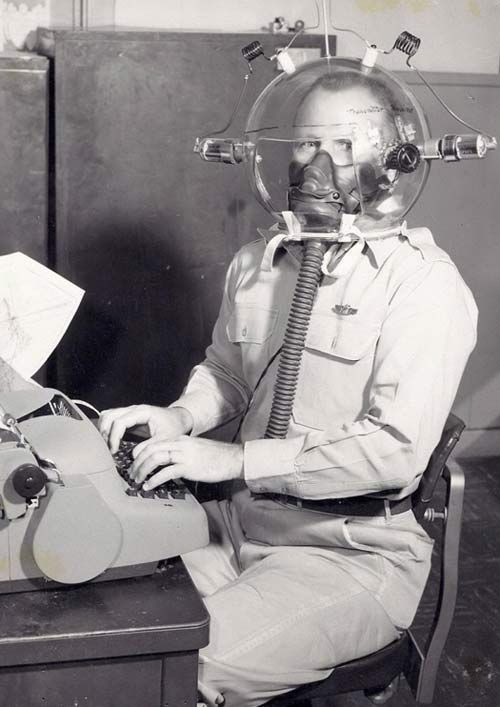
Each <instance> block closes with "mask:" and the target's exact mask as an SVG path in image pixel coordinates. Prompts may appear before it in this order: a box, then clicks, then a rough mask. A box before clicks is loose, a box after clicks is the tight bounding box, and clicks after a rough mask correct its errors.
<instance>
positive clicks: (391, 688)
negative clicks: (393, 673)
mask: <svg viewBox="0 0 500 707" xmlns="http://www.w3.org/2000/svg"><path fill="white" fill-rule="evenodd" d="M399 680H400V676H399V675H398V676H397V677H395V678H394V680H393V681H392V682H390V683H389V684H388V685H387V687H386V688H384V689H383V690H377V691H374V692H372V691H368V690H365V696H366V697H367V698H368V699H369V700H370V702H371V703H372V704H374V705H385V703H386V702H388V701H389V700H390V699H391V698H392V697H394V695H395V694H396V692H397V691H398V689H399Z"/></svg>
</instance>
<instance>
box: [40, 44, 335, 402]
mask: <svg viewBox="0 0 500 707" xmlns="http://www.w3.org/2000/svg"><path fill="white" fill-rule="evenodd" d="M259 38H260V39H261V41H262V43H263V45H264V48H265V50H266V53H268V54H272V53H273V52H274V51H275V48H276V46H282V45H283V43H284V40H283V38H280V37H278V38H276V37H273V36H271V35H266V36H261V37H259ZM252 39H254V36H253V35H247V34H244V35H234V34H217V35H216V34H199V33H167V32H147V31H144V32H143V31H140V32H139V31H128V32H127V31H123V30H122V31H109V32H104V31H92V32H69V31H55V32H51V31H40V33H39V48H40V51H43V52H44V53H46V54H47V55H49V56H51V61H52V65H53V71H54V77H55V78H54V96H53V105H52V108H51V113H52V115H53V116H54V117H55V168H56V173H55V174H56V181H55V189H56V209H55V216H56V226H55V242H56V260H55V266H56V268H57V270H58V271H59V272H60V273H61V274H62V275H64V276H65V277H68V278H69V279H70V280H72V281H73V282H75V283H76V284H77V285H79V286H80V287H83V288H84V289H85V290H86V295H85V297H84V300H83V303H82V305H81V307H80V310H79V312H78V313H77V315H76V317H75V319H74V322H73V323H72V325H71V327H70V329H69V330H68V332H67V334H66V336H65V338H64V340H63V342H62V343H61V344H60V346H59V348H58V352H57V357H56V367H57V371H56V376H55V379H54V381H55V383H56V384H57V386H58V387H60V388H61V389H63V390H65V391H66V392H67V393H68V394H70V395H73V396H78V397H83V398H85V399H87V400H89V401H91V402H92V403H94V404H95V405H97V406H99V407H108V406H114V405H121V404H128V403H134V402H141V401H147V402H153V403H165V402H169V401H171V400H172V399H174V398H175V397H176V396H177V395H178V394H179V392H180V390H181V389H182V386H183V383H184V382H185V380H186V376H187V374H188V372H189V370H190V368H191V367H192V365H193V364H194V363H196V362H197V361H199V360H200V359H201V358H202V357H203V353H204V349H205V347H206V345H207V344H208V342H209V340H210V333H211V329H212V325H213V322H214V320H215V317H216V314H217V311H218V306H219V301H220V296H221V291H222V285H223V278H224V273H225V270H226V267H227V265H228V263H229V260H230V259H231V257H232V255H233V254H234V252H235V251H236V250H237V249H238V248H239V247H240V246H241V245H242V244H244V243H246V242H248V241H251V240H252V239H254V238H255V237H256V235H257V234H256V230H255V229H256V227H257V226H263V225H264V226H265V225H268V224H269V223H270V220H269V217H268V215H267V214H266V212H265V211H264V210H263V209H262V208H261V207H260V206H259V205H258V204H257V202H256V201H255V199H254V197H253V195H252V194H251V192H250V188H249V186H248V182H247V179H246V174H245V170H244V168H243V167H242V166H237V167H234V166H229V165H218V164H207V163H204V162H202V161H201V159H200V158H199V156H198V155H195V154H194V153H193V144H194V139H195V137H196V136H201V135H204V134H206V133H210V132H211V131H213V130H216V129H218V128H222V127H223V126H224V125H225V124H226V122H227V120H228V118H229V116H230V114H231V112H232V110H233V108H234V106H235V103H236V100H237V98H238V95H239V93H240V90H241V87H242V83H243V76H244V75H245V73H246V72H247V71H248V67H247V64H246V62H245V61H243V59H242V57H241V51H240V50H241V48H242V47H243V46H245V45H246V44H248V43H249V42H250V41H251V40H252ZM304 41H305V42H306V43H310V44H313V45H317V46H321V38H318V37H314V36H311V37H309V38H306V39H305V40H304ZM332 48H333V44H332ZM253 68H254V73H253V75H252V78H251V80H250V82H249V86H248V90H247V92H246V95H245V99H244V101H243V104H242V106H241V111H240V112H239V119H238V120H237V121H236V123H235V125H234V127H233V129H232V130H231V134H232V135H233V136H234V137H238V136H240V135H241V133H242V128H243V125H244V121H245V119H246V117H247V115H248V111H249V108H250V106H251V105H252V103H253V102H254V100H255V98H256V97H257V95H258V94H259V92H260V91H261V90H262V88H263V87H264V86H265V85H266V84H267V83H268V82H269V81H270V80H271V79H272V78H274V77H275V76H276V75H277V71H276V67H275V63H274V62H272V63H271V62H267V61H266V60H265V59H263V58H262V57H259V58H258V59H257V60H256V61H254V62H253Z"/></svg>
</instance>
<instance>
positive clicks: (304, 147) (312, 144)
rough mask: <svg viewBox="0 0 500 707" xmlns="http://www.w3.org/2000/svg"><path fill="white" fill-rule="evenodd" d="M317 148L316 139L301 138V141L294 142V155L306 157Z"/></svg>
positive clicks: (312, 153)
mask: <svg viewBox="0 0 500 707" xmlns="http://www.w3.org/2000/svg"><path fill="white" fill-rule="evenodd" d="M318 149H319V142H318V141H317V140H302V141H301V142H296V143H295V148H294V153H295V156H296V157H299V158H301V159H307V158H308V157H310V156H311V155H314V153H315V152H317V151H318Z"/></svg>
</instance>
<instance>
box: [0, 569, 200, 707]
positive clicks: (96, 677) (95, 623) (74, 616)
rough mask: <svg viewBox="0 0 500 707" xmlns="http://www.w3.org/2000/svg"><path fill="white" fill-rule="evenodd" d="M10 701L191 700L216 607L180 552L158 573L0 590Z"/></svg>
mask: <svg viewBox="0 0 500 707" xmlns="http://www.w3.org/2000/svg"><path fill="white" fill-rule="evenodd" d="M0 617H1V618H0V666H1V667H0V704H1V705H12V707H14V706H16V707H17V706H19V707H20V706H21V705H22V707H41V706H43V707H181V706H183V707H184V706H186V707H191V706H194V705H196V675H197V663H198V650H199V648H202V647H203V646H205V645H206V644H207V642H208V614H207V612H206V609H205V607H204V605H203V603H202V601H201V599H200V598H199V596H198V594H197V592H196V589H195V588H194V586H193V584H192V582H191V579H190V577H189V574H188V573H187V571H186V569H185V567H184V565H183V563H182V561H181V560H180V558H176V559H175V560H173V561H171V562H169V564H168V565H167V566H166V567H165V568H164V569H162V570H161V571H159V572H157V573H155V574H154V575H153V576H150V577H140V578H135V579H126V580H119V581H112V582H102V583H96V584H86V585H82V586H78V587H69V588H65V589H60V590H59V589H58V590H44V591H35V592H23V593H19V594H9V595H3V596H0Z"/></svg>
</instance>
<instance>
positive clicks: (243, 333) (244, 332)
mask: <svg viewBox="0 0 500 707" xmlns="http://www.w3.org/2000/svg"><path fill="white" fill-rule="evenodd" d="M247 333H248V329H247V328H246V326H244V327H243V329H242V330H241V336H246V335H247Z"/></svg>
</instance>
